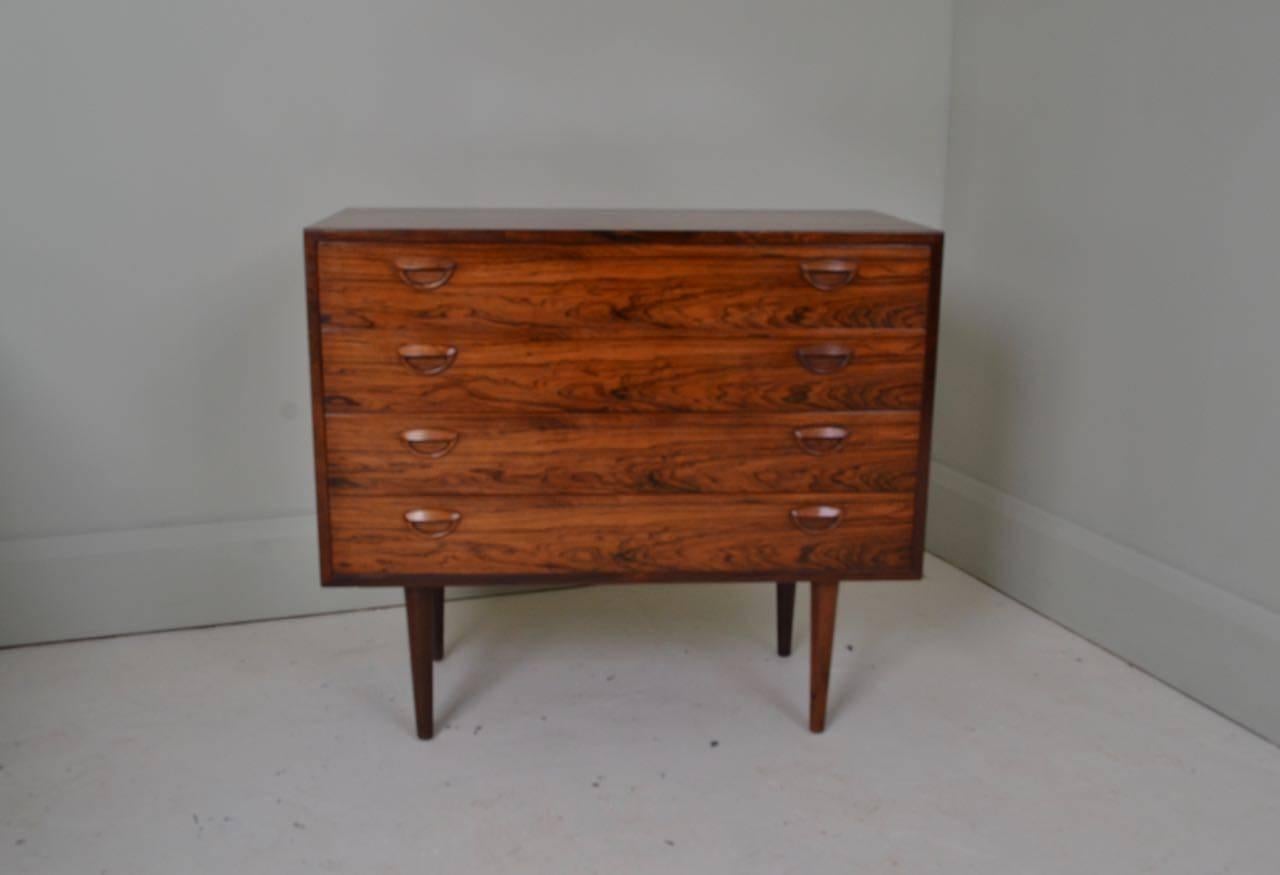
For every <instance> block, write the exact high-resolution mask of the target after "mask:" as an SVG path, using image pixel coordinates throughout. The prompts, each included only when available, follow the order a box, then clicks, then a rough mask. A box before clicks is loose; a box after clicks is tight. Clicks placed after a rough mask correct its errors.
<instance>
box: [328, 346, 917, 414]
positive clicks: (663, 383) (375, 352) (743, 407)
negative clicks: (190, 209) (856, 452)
mask: <svg viewBox="0 0 1280 875" xmlns="http://www.w3.org/2000/svg"><path fill="white" fill-rule="evenodd" d="M822 341H831V342H834V343H838V344H840V345H842V346H844V347H846V348H847V349H849V350H850V351H851V361H850V363H849V364H848V365H847V366H846V367H844V368H842V369H841V370H839V371H838V372H837V373H834V374H829V375H815V374H812V373H810V372H808V371H807V370H805V369H804V367H802V366H801V365H800V363H799V362H798V361H797V351H798V350H802V349H805V348H807V347H808V346H812V345H814V344H821V342H822ZM924 343H925V340H924V336H923V335H920V334H915V333H905V334H904V333H901V332H890V333H883V334H866V335H860V336H858V337H856V338H849V337H843V338H839V337H837V338H829V337H824V336H818V335H815V336H813V337H812V343H807V342H805V341H799V342H798V341H790V340H777V339H772V338H768V339H755V338H750V339H747V338H744V339H733V340H721V339H716V338H702V339H684V340H682V341H674V340H673V341H669V342H666V343H663V344H655V343H653V342H650V341H646V340H638V339H634V340H623V339H619V340H616V341H613V342H604V341H595V342H591V341H544V342H523V343H521V342H474V343H470V344H467V343H459V344H457V345H456V349H457V355H456V360H455V361H454V363H453V364H452V366H451V367H450V368H449V369H448V370H447V371H445V372H443V373H440V374H437V375H435V376H423V375H420V374H417V373H414V372H413V371H412V370H411V369H410V368H408V367H407V366H406V365H405V363H404V362H403V361H401V359H400V357H399V353H398V350H400V349H402V348H404V347H405V346H406V345H409V344H420V345H432V346H436V347H439V348H445V347H448V348H454V347H453V344H452V341H451V340H450V338H449V336H448V332H447V331H444V332H440V333H439V334H431V333H427V332H423V333H422V334H418V335H398V334H392V333H382V332H375V331H352V332H340V333H332V334H331V333H327V332H326V333H325V334H324V339H323V346H324V386H325V409H326V410H327V411H328V412H330V413H344V412H345V413H353V412H366V413H371V412H389V411H398V412H410V413H421V412H426V411H430V412H438V411H446V412H489V411H507V412H538V411H578V412H609V411H613V412H676V411H690V412H695V411H725V412H731V411H748V410H777V411H804V410H865V409H885V410H911V409H915V408H916V407H918V406H919V405H920V399H921V391H922V388H923V376H924V374H923V371H924Z"/></svg>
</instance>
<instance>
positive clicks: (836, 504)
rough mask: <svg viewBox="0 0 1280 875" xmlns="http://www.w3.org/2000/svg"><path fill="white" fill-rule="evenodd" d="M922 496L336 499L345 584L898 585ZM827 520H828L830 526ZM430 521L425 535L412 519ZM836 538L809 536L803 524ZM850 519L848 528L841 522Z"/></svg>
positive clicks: (338, 565) (337, 567)
mask: <svg viewBox="0 0 1280 875" xmlns="http://www.w3.org/2000/svg"><path fill="white" fill-rule="evenodd" d="M913 506H914V501H913V498H912V496H910V495H780V496H769V497H765V496H723V497H721V496H680V497H674V498H673V497H658V496H623V497H607V496H593V497H568V496H551V497H547V496H543V497H529V498H519V499H515V498H509V497H474V496H421V497H419V498H416V499H415V498H400V497H387V496H378V497H366V496H360V497H357V496H355V495H352V494H350V493H345V492H336V493H333V494H332V495H331V496H330V513H331V524H332V546H333V567H334V571H335V572H336V573H337V574H339V575H395V574H415V575H428V576H429V575H443V576H447V575H460V576H465V575H494V576H501V575H529V574H543V573H549V574H550V573H553V574H582V575H599V576H601V577H610V576H624V577H635V576H639V577H663V576H667V575H673V574H679V573H681V572H689V573H692V574H697V573H710V574H715V573H721V574H723V573H735V572H742V573H744V574H745V573H750V574H752V575H763V574H769V573H770V572H771V571H782V570H784V569H785V570H786V571H787V573H789V574H794V575H797V576H803V575H804V574H806V573H815V574H817V573H823V572H825V573H827V574H831V573H839V574H841V575H842V576H844V577H846V578H851V577H864V576H868V575H871V574H884V575H893V574H894V573H902V572H906V571H908V570H909V569H910V568H911V532H912V511H913ZM816 508H827V509H828V510H827V511H826V515H825V516H823V515H822V514H820V513H819V512H818V511H817V510H816ZM414 511H418V512H422V517H423V518H422V519H420V520H418V522H417V525H418V526H420V527H421V529H422V531H419V530H417V529H415V528H414V527H413V526H412V525H411V524H410V523H409V522H408V521H407V520H406V513H412V512H414ZM793 512H794V513H796V514H797V516H798V518H799V521H800V522H801V523H802V524H804V525H806V526H812V527H822V526H827V525H830V528H828V529H827V530H825V531H805V530H802V528H800V526H799V525H797V522H796V521H795V520H794V519H793ZM836 514H838V516H836Z"/></svg>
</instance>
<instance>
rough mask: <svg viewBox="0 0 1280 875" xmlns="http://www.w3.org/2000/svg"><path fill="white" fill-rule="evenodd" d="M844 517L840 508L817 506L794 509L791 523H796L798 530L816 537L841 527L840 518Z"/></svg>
mask: <svg viewBox="0 0 1280 875" xmlns="http://www.w3.org/2000/svg"><path fill="white" fill-rule="evenodd" d="M842 516H844V511H842V510H841V509H840V508H838V507H829V506H827V505H825V504H817V505H814V506H813V507H797V508H793V509H792V511H791V522H793V523H795V526H796V528H797V529H799V530H800V531H802V532H808V533H809V534H811V535H816V534H818V533H819V532H829V531H831V530H832V529H834V528H835V527H836V526H838V525H840V517H842Z"/></svg>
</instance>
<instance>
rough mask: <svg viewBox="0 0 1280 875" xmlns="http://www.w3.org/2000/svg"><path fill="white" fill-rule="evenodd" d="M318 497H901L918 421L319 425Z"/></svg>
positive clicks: (395, 419) (559, 419) (438, 420)
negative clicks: (321, 471) (323, 446)
mask: <svg viewBox="0 0 1280 875" xmlns="http://www.w3.org/2000/svg"><path fill="white" fill-rule="evenodd" d="M325 421H326V434H327V444H328V476H329V487H330V489H332V490H334V491H337V492H350V493H358V494H368V495H412V494H419V493H462V494H470V495H535V494H547V493H562V494H585V495H591V494H599V495H608V494H617V493H638V494H643V493H648V494H673V493H720V494H728V493H743V494H751V493H785V492H792V493H801V492H877V493H908V492H912V491H913V490H914V489H915V487H916V482H917V480H916V478H917V464H918V461H919V456H918V453H919V426H920V418H919V414H918V413H916V412H914V411H866V412H857V413H826V414H773V415H764V416H762V415H742V414H683V415H645V414H630V415H616V414H615V415H610V414H577V415H540V416H520V417H494V416H477V415H465V414H445V413H441V414H434V415H425V414H424V415H398V414H387V415H366V414H330V415H329V416H327V417H326V420H325Z"/></svg>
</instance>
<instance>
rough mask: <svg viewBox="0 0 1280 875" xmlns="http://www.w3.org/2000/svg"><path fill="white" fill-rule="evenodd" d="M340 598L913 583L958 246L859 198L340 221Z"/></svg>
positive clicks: (316, 328)
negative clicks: (849, 203)
mask: <svg viewBox="0 0 1280 875" xmlns="http://www.w3.org/2000/svg"><path fill="white" fill-rule="evenodd" d="M305 247H306V265H307V302H308V316H309V320H310V338H311V383H312V413H313V418H314V428H315V465H316V485H317V494H318V505H319V523H320V565H321V574H322V578H323V583H324V584H325V585H326V586H345V585H358V586H397V587H404V589H405V596H406V604H407V610H408V615H409V641H410V657H411V662H412V667H413V676H414V693H415V702H416V712H417V713H416V717H417V726H418V734H419V735H420V736H421V737H423V738H429V737H430V736H431V734H432V704H431V698H432V696H431V680H432V661H433V657H434V658H435V659H439V658H440V657H441V656H442V651H443V647H442V641H443V637H442V636H443V616H442V614H443V591H444V587H446V586H460V585H467V584H503V583H528V582H537V581H550V580H558V581H582V582H609V581H616V582H624V581H625V582H643V581H769V582H775V583H776V584H777V593H778V634H779V652H780V653H781V654H782V655H786V654H787V653H789V651H790V647H791V643H790V641H791V616H792V611H793V605H794V598H795V583H796V581H798V580H804V581H809V582H810V583H811V585H812V590H811V596H812V599H811V606H812V624H813V625H812V631H811V654H810V659H811V689H810V694H811V695H810V728H811V729H812V730H813V731H815V732H817V731H821V730H822V728H823V726H824V723H825V715H826V699H827V694H826V687H827V677H828V673H829V666H830V659H831V642H832V635H833V629H834V621H835V607H836V593H837V588H838V586H839V582H840V581H841V580H858V579H868V578H879V579H883V578H897V579H913V578H918V577H919V576H920V574H921V564H922V560H923V552H924V518H925V493H926V481H927V476H928V465H929V426H930V414H931V410H932V400H933V383H934V364H935V354H936V347H937V324H938V290H939V279H940V275H939V271H940V265H941V257H942V235H941V234H940V233H939V232H937V231H933V230H930V229H927V228H922V227H919V226H916V225H912V224H909V223H906V222H902V221H899V220H897V219H892V218H889V217H887V216H883V215H879V214H875V213H865V212H736V211H728V212H685V211H680V212H659V211H617V212H605V211H585V210H583V211H578V210H567V211H549V210H365V209H356V210H344V211H342V212H340V213H338V214H337V215H335V216H333V217H331V218H329V219H326V220H325V221H323V222H320V223H319V224H316V225H313V226H311V227H309V228H307V229H306V232H305Z"/></svg>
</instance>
